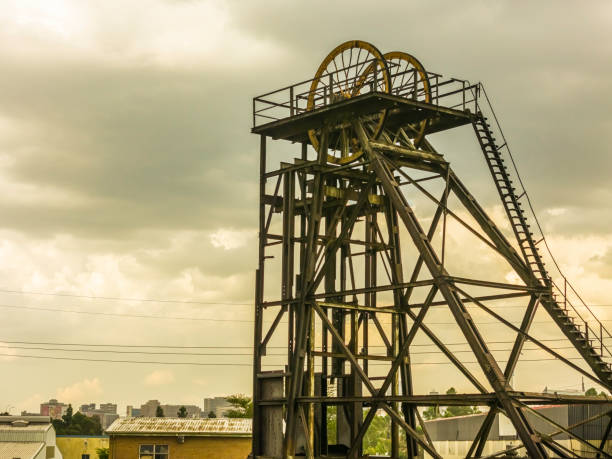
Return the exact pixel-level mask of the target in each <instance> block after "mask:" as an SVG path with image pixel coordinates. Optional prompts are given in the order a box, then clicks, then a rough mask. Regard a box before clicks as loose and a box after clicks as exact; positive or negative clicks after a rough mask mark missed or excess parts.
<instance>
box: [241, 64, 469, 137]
mask: <svg viewBox="0 0 612 459" xmlns="http://www.w3.org/2000/svg"><path fill="white" fill-rule="evenodd" d="M378 65H379V63H378V61H377V59H372V60H371V61H367V62H365V63H359V64H354V65H351V66H347V67H344V68H339V69H337V70H334V71H333V72H330V73H326V75H325V76H324V77H320V78H319V79H317V78H311V79H308V80H304V81H300V82H298V83H294V84H292V85H290V86H285V87H283V88H280V89H276V90H274V91H271V92H268V93H265V94H262V95H260V96H257V97H254V98H253V127H257V126H261V125H264V124H267V123H270V122H273V121H278V120H281V119H285V118H290V117H292V116H296V115H299V114H302V113H304V112H306V111H309V110H315V109H319V108H322V107H326V106H329V105H332V104H334V103H337V102H340V101H342V100H345V99H346V98H348V97H357V96H360V95H364V94H368V93H374V92H376V93H385V92H386V91H385V88H384V81H383V79H382V76H381V74H380V73H381V72H380V71H379V70H378ZM387 65H388V67H389V73H390V78H391V82H392V84H391V86H392V87H391V88H390V90H389V93H390V94H392V95H394V96H399V97H403V98H405V99H409V100H415V101H420V102H426V89H425V85H424V84H423V80H422V78H421V75H420V74H419V72H418V71H417V70H416V69H414V68H411V69H409V70H401V69H400V68H399V65H398V64H395V63H393V62H387ZM357 66H359V69H358V70H359V71H355V70H357ZM362 69H364V70H363V71H361V70H362ZM372 69H375V70H372ZM351 72H353V75H351V76H349V75H350V74H351ZM426 75H427V79H428V82H429V84H428V86H429V101H428V102H427V103H429V104H432V105H435V106H440V107H445V108H451V109H456V110H461V111H470V112H473V113H476V112H477V111H478V96H479V91H480V85H479V84H471V83H470V82H469V81H467V80H461V79H457V78H444V77H443V76H442V75H440V74H438V73H434V72H426ZM316 80H318V81H317V84H316V85H314V86H316V87H315V88H313V82H315V81H316ZM398 81H399V84H397V85H393V82H398ZM309 99H310V106H309Z"/></svg>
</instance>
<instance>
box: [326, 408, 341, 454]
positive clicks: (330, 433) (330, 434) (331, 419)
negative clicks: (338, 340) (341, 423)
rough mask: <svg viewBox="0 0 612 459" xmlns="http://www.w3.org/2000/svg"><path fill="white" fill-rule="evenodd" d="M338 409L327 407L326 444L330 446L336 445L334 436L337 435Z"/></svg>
mask: <svg viewBox="0 0 612 459" xmlns="http://www.w3.org/2000/svg"><path fill="white" fill-rule="evenodd" d="M337 432H338V407H337V406H328V407H327V442H328V443H329V444H330V445H333V444H335V443H336V436H337V435H338V433H337Z"/></svg>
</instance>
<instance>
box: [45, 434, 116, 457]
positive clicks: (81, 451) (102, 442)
mask: <svg viewBox="0 0 612 459" xmlns="http://www.w3.org/2000/svg"><path fill="white" fill-rule="evenodd" d="M57 447H58V449H59V450H60V452H61V453H62V456H63V457H64V459H83V458H87V457H89V459H97V458H98V453H97V452H96V450H97V449H98V448H108V437H107V436H106V435H100V436H83V435H58V436H57Z"/></svg>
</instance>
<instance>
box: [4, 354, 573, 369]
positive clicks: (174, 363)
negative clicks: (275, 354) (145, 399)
mask: <svg viewBox="0 0 612 459" xmlns="http://www.w3.org/2000/svg"><path fill="white" fill-rule="evenodd" d="M0 356H5V357H16V358H27V359H47V360H70V361H80V362H105V363H135V364H151V365H191V366H231V367H252V366H253V365H252V364H251V363H228V362H219V363H217V362H215V363H212V362H210V363H209V362H160V361H152V360H147V361H143V360H113V359H90V358H80V357H56V356H49V355H44V356H42V355H26V354H0ZM568 360H582V358H581V357H570V358H568ZM546 361H558V360H557V359H555V358H542V359H522V360H519V363H520V362H546ZM498 362H500V363H503V362H507V361H506V360H499V361H498ZM462 363H463V364H478V363H479V362H477V361H464V362H462ZM388 365H389V364H378V363H371V364H370V366H388ZM411 365H454V364H453V362H411ZM263 366H266V367H276V366H278V365H273V364H266V365H263Z"/></svg>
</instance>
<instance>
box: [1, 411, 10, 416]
mask: <svg viewBox="0 0 612 459" xmlns="http://www.w3.org/2000/svg"><path fill="white" fill-rule="evenodd" d="M0 416H10V414H9V412H8V411H5V412H4V413H0Z"/></svg>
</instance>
